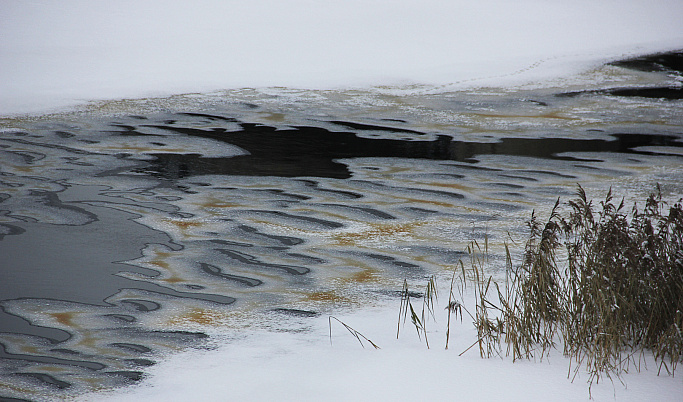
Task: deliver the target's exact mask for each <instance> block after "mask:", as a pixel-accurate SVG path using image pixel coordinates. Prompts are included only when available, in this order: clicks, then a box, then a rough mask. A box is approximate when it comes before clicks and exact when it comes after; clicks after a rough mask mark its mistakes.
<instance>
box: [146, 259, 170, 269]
mask: <svg viewBox="0 0 683 402" xmlns="http://www.w3.org/2000/svg"><path fill="white" fill-rule="evenodd" d="M148 264H149V265H154V266H155V267H159V268H163V269H168V268H169V265H168V263H167V262H166V261H161V260H152V261H150V262H148Z"/></svg>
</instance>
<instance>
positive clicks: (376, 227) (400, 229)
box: [332, 221, 427, 246]
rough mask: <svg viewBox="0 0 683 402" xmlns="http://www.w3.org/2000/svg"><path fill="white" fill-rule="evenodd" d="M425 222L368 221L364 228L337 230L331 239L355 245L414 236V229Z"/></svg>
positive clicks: (343, 243)
mask: <svg viewBox="0 0 683 402" xmlns="http://www.w3.org/2000/svg"><path fill="white" fill-rule="evenodd" d="M426 223H427V222H424V221H423V222H405V223H369V224H365V225H364V227H365V229H363V230H359V231H351V230H345V231H343V232H337V233H335V234H334V235H333V236H332V240H334V241H335V243H336V244H337V245H340V246H357V245H359V244H360V243H363V242H373V241H381V240H389V239H392V240H393V239H397V238H406V237H409V236H414V232H415V229H416V228H418V227H421V226H423V225H425V224H426Z"/></svg>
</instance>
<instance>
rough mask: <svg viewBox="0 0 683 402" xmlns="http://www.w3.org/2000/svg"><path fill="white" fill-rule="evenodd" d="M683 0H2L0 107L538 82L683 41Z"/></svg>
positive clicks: (3, 110)
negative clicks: (232, 91) (275, 89)
mask: <svg viewBox="0 0 683 402" xmlns="http://www.w3.org/2000/svg"><path fill="white" fill-rule="evenodd" d="M682 14H683V3H681V2H680V1H677V0H655V1H644V0H636V1H629V2H626V3H624V2H623V1H616V0H599V1H589V0H581V1H573V2H567V1H564V0H549V1H539V0H524V1H514V2H510V1H503V0H485V1H478V2H472V1H465V0H458V1H443V0H427V1H416V0H402V1H398V2H396V1H388V0H370V1H360V0H346V1H341V0H334V1H326V2H316V1H311V0H288V1H284V2H283V1H274V0H258V1H253V2H248V3H244V2H235V1H227V2H222V1H216V0H202V1H199V2H186V1H177V0H174V1H159V0H147V1H142V2H140V1H129V0H124V1H117V2H105V1H78V0H68V1H59V2H57V1H36V2H26V1H18V0H7V1H4V2H2V4H0V15H2V24H0V116H12V115H22V114H39V113H46V112H50V111H55V110H60V109H63V108H68V107H73V106H76V105H82V104H84V103H87V102H89V101H93V100H111V99H121V98H140V97H159V96H169V95H173V94H180V93H196V92H207V91H214V90H220V89H229V88H244V87H255V88H258V87H270V86H280V87H293V88H305V89H322V88H354V87H373V86H382V85H384V86H386V85H389V86H398V87H405V86H409V85H412V84H420V85H428V86H432V87H433V88H435V89H437V90H438V89H440V90H454V89H462V88H470V87H481V86H507V85H517V84H522V83H528V82H542V81H547V80H553V79H557V78H561V77H566V76H568V75H572V74H576V73H580V72H583V71H586V70H589V69H591V68H593V67H597V66H599V65H600V64H603V63H604V62H607V61H612V60H617V59H623V58H626V57H629V56H634V55H642V54H648V53H656V52H662V51H667V50H673V49H676V48H680V47H682V46H683V28H681V25H680V18H679V17H680V15H682Z"/></svg>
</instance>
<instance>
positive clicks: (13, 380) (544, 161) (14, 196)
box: [0, 53, 683, 400]
mask: <svg viewBox="0 0 683 402" xmlns="http://www.w3.org/2000/svg"><path fill="white" fill-rule="evenodd" d="M681 59H682V56H681V54H680V53H671V54H668V55H664V56H658V57H653V58H641V59H639V60H632V61H629V62H623V63H614V64H607V65H604V66H602V67H599V68H596V69H594V70H591V71H589V72H587V73H584V74H583V75H580V76H578V77H574V78H573V79H572V80H568V81H565V82H560V83H558V84H557V85H554V86H545V87H540V86H534V85H526V86H525V85H521V86H517V87H514V88H510V87H508V88H495V87H489V88H486V89H479V90H460V91H450V92H449V91H441V92H434V91H432V90H425V91H420V88H419V87H411V88H410V90H409V91H408V90H405V89H401V88H399V87H392V88H374V89H364V90H361V89H358V90H350V89H346V90H298V89H288V88H270V89H260V90H256V89H241V90H226V91H217V92H212V93H207V94H201V95H199V94H194V95H178V96H172V97H162V98H143V99H137V100H121V101H102V102H96V103H91V104H90V105H88V106H86V107H83V108H81V109H79V110H77V111H71V112H63V113H57V114H51V115H42V116H36V117H16V118H5V119H2V120H0V128H1V130H2V131H0V162H1V165H0V166H2V167H1V169H0V256H2V257H1V262H0V264H2V275H3V276H2V281H0V396H3V397H15V398H28V399H37V400H41V399H51V398H54V396H55V395H58V396H61V397H67V396H68V395H73V394H76V393H81V392H84V391H95V390H99V389H109V388H113V387H117V386H121V385H125V384H130V383H132V382H135V381H137V380H139V379H140V378H142V377H143V376H144V373H145V372H146V370H148V367H149V366H152V365H154V364H155V362H156V361H158V360H159V359H160V358H161V357H162V356H166V355H168V354H173V353H176V352H178V351H182V350H185V349H187V348H202V347H205V346H206V345H208V344H210V339H211V338H210V337H209V338H208V340H207V334H212V336H214V335H216V334H220V333H223V334H225V333H231V331H244V328H243V327H244V325H246V324H245V323H258V322H270V321H273V320H274V322H282V321H287V320H288V319H293V320H294V319H296V320H300V319H302V317H303V318H306V317H311V318H312V317H317V316H324V315H327V314H333V313H335V312H338V311H340V310H348V309H351V310H353V309H355V308H358V307H359V306H363V305H370V304H372V303H374V302H375V301H377V300H384V301H387V300H389V301H390V300H392V298H395V297H396V295H397V291H399V290H400V288H401V285H402V283H403V280H404V279H408V280H409V281H410V282H411V283H422V282H423V281H424V280H425V278H427V277H429V276H430V275H432V274H435V275H437V276H443V275H447V273H448V270H449V269H452V267H453V266H454V265H455V264H456V263H457V262H458V261H459V259H460V258H462V257H464V256H465V254H464V250H465V247H466V245H467V244H468V242H470V241H471V240H481V239H484V238H485V237H486V238H488V241H489V243H490V244H491V247H492V261H493V262H494V263H493V265H492V270H493V271H492V272H493V273H495V270H496V268H495V267H496V266H498V267H500V266H502V263H503V262H502V256H501V251H502V249H503V245H504V242H508V243H510V242H518V243H519V242H523V241H524V240H525V236H526V234H527V233H526V226H525V224H524V222H525V221H526V220H527V219H528V218H529V217H530V214H531V211H532V210H536V212H537V214H541V216H543V213H544V212H547V210H548V209H549V208H551V207H552V205H553V204H554V202H555V200H556V199H557V198H558V197H561V199H562V200H568V199H569V198H571V197H572V196H573V194H574V191H575V189H576V184H577V183H579V184H581V185H582V186H583V187H584V188H586V189H587V192H588V193H589V195H591V196H593V197H594V198H596V199H599V198H601V197H603V196H604V194H605V192H606V191H607V189H608V188H610V187H612V188H613V192H614V193H615V194H617V195H619V196H624V197H626V199H627V201H633V200H642V199H644V197H645V196H646V195H647V194H648V193H649V192H651V191H652V190H653V189H654V185H655V183H660V184H661V187H662V191H663V195H664V197H665V198H667V199H670V200H676V199H678V198H680V197H681V196H682V195H683V185H681V183H682V178H683V151H682V150H681V147H682V146H683V141H682V139H683V131H682V127H683V114H682V113H681V110H682V109H681V106H683V103H681V102H682V101H681V96H680V94H681ZM244 317H248V318H245V319H243V318H244ZM254 325H256V324H254ZM283 327H286V325H283ZM283 330H284V329H283ZM207 342H208V343H207ZM206 347H208V346H206Z"/></svg>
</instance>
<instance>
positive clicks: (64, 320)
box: [50, 312, 76, 327]
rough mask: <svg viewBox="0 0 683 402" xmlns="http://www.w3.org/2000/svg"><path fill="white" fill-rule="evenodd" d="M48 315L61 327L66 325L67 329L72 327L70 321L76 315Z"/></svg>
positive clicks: (66, 313) (67, 313)
mask: <svg viewBox="0 0 683 402" xmlns="http://www.w3.org/2000/svg"><path fill="white" fill-rule="evenodd" d="M50 315H51V316H52V318H54V319H55V320H57V322H58V323H60V324H62V325H66V326H68V327H72V326H74V323H73V321H72V320H73V318H74V316H75V315H76V314H75V313H72V312H65V313H50Z"/></svg>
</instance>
